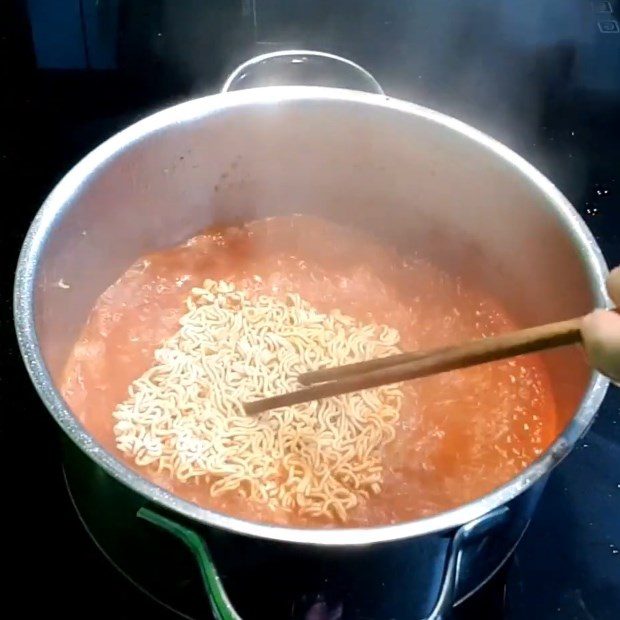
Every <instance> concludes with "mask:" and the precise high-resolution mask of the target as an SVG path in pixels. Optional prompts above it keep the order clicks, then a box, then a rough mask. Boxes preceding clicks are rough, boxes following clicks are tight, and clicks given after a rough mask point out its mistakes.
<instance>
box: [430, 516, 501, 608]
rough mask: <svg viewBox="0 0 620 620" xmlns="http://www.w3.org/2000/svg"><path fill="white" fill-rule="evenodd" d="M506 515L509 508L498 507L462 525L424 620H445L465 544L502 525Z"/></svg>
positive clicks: (451, 543)
mask: <svg viewBox="0 0 620 620" xmlns="http://www.w3.org/2000/svg"><path fill="white" fill-rule="evenodd" d="M508 514H509V508H508V507H507V506H500V507H499V508H496V509H495V510H492V511H491V512H489V513H487V514H485V515H482V516H481V517H479V518H478V519H474V520H473V521H470V522H469V523H466V524H465V525H462V526H461V527H460V528H459V529H458V530H457V531H456V534H454V536H453V538H452V540H451V541H450V545H449V547H448V551H447V553H446V562H445V564H444V572H443V579H442V585H441V589H440V590H439V596H438V598H437V602H436V603H435V607H434V608H433V611H431V613H430V614H429V615H428V616H427V618H426V620H447V618H448V616H449V615H450V611H451V609H452V606H453V605H454V602H455V599H456V584H457V582H458V576H459V565H460V560H461V554H462V552H463V548H464V546H465V543H466V542H467V541H470V540H474V539H476V538H480V537H482V536H484V535H485V534H486V533H487V532H488V531H489V530H491V529H493V528H494V527H495V526H496V525H499V524H500V523H502V522H503V521H504V520H505V519H506V518H507V517H508Z"/></svg>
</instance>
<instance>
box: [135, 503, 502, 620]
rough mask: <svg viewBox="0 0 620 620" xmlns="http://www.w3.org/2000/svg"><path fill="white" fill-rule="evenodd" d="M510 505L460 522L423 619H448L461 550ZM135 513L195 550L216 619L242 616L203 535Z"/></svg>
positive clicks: (151, 513)
mask: <svg viewBox="0 0 620 620" xmlns="http://www.w3.org/2000/svg"><path fill="white" fill-rule="evenodd" d="M508 513H509V509H508V508H507V507H506V506H501V507H500V508H496V509H495V510H493V511H491V512H489V513H488V514H486V515H483V516H482V517H480V518H478V519H475V520H474V521H470V522H469V523H466V524H465V525H463V526H461V527H460V528H459V529H458V530H457V531H456V534H454V536H453V537H452V540H451V541H450V545H449V547H448V551H447V554H446V562H445V564H444V573H443V578H442V585H441V588H440V590H439V596H438V597H437V602H436V603H435V607H434V608H433V610H432V611H431V613H430V615H428V616H427V617H426V620H447V618H448V616H449V614H450V611H451V609H452V606H453V604H454V600H455V594H456V584H457V580H458V572H459V564H460V558H461V553H462V551H463V548H464V545H465V543H466V542H467V541H470V540H472V539H476V538H479V537H481V536H483V535H484V534H486V533H487V532H488V531H489V530H490V529H492V528H493V527H495V526H496V525H498V524H499V523H501V522H503V521H504V520H505V519H506V517H507V516H508ZM138 517H139V518H141V519H144V520H145V521H148V522H149V523H152V524H154V525H157V526H158V527H160V528H162V529H164V530H166V531H168V532H170V533H171V534H173V535H174V536H176V537H177V538H179V539H180V540H181V541H182V542H184V543H185V544H186V545H187V547H189V549H190V551H191V552H192V553H193V554H194V557H195V558H196V560H197V562H198V566H199V567H200V575H201V577H202V582H203V584H204V588H205V591H206V592H207V596H208V597H209V603H210V605H211V610H212V612H213V616H214V617H215V620H241V616H239V614H238V613H237V612H236V611H235V608H234V607H233V605H232V603H231V602H230V599H229V598H228V596H227V594H226V590H225V589H224V585H223V584H222V581H221V579H220V577H219V575H218V573H217V569H216V568H215V564H214V563H213V559H212V557H211V554H210V553H209V548H208V547H207V544H206V542H205V541H204V540H203V538H202V537H201V536H200V535H198V534H197V533H196V532H194V530H192V529H190V528H188V527H185V526H183V525H181V524H180V523H177V522H176V521H172V520H171V519H168V518H166V517H164V516H162V515H160V514H159V513H157V512H154V511H153V510H150V509H149V508H140V510H138Z"/></svg>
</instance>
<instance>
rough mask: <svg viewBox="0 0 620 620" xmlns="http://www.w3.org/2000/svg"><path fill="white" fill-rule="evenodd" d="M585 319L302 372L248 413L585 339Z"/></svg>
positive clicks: (250, 406) (247, 406) (248, 408)
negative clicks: (293, 386)
mask: <svg viewBox="0 0 620 620" xmlns="http://www.w3.org/2000/svg"><path fill="white" fill-rule="evenodd" d="M582 318H583V317H579V318H576V319H569V320H567V321H558V322H557V323H548V324H547V325H539V326H537V327H530V328H528V329H522V330H519V331H515V332H510V333H508V334H502V335H500V336H493V337H490V338H481V339H479V340H472V341H470V342H466V343H464V344H460V345H457V346H451V347H444V348H441V349H434V350H431V351H421V352H411V353H400V354H398V355H390V356H389V357H382V358H378V359H373V360H369V361H366V362H358V363H355V364H347V365H345V366H335V367H333V368H325V369H322V370H316V371H313V372H307V373H304V374H302V375H299V382H300V383H301V384H302V385H304V386H308V387H304V388H301V389H299V390H297V391H295V392H289V393H287V394H280V395H278V396H271V397H269V398H263V399H261V400H255V401H252V402H249V403H245V404H244V408H245V411H246V413H248V414H250V415H251V414H257V413H261V412H263V411H268V410H269V409H277V408H278V407H288V406H290V405H297V404H299V403H305V402H309V401H312V400H319V399H321V398H328V397H330V396H337V395H338V394H348V393H349V392H357V391H359V390H365V389H368V388H373V387H378V386H380V385H387V384H390V383H398V382H400V381H408V380H411V379H418V378H420V377H427V376H429V375H434V374H439V373H442V372H447V371H449V370H456V369H457V368H468V367H470V366H476V365H478V364H485V363H486V362H493V361H496V360H501V359H506V358H508V357H514V356H516V355H523V354H525V353H535V352H537V351H543V350H545V349H552V348H555V347H562V346H566V345H570V344H577V343H579V342H581V329H580V327H581V321H582Z"/></svg>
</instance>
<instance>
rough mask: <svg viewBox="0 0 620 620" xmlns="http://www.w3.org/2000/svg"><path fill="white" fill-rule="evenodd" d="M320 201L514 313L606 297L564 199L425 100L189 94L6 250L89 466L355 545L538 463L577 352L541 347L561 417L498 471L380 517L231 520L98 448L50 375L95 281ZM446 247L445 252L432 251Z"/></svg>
mask: <svg viewBox="0 0 620 620" xmlns="http://www.w3.org/2000/svg"><path fill="white" fill-rule="evenodd" d="M289 212H304V213H310V214H316V215H323V216H326V217H330V218H332V219H335V220H339V221H343V222H347V223H349V224H351V225H354V226H361V227H366V228H370V229H372V230H373V231H374V232H376V234H378V235H380V236H384V237H386V238H387V239H390V240H392V241H393V242H395V243H397V244H400V245H401V246H402V247H403V248H404V249H409V250H414V249H416V250H420V251H422V252H423V253H424V252H426V251H428V253H429V254H431V255H433V253H434V252H435V253H436V254H437V260H439V262H442V261H443V262H444V263H445V266H446V268H450V267H451V266H452V267H455V266H457V265H458V266H459V267H463V268H464V269H465V270H466V271H467V273H466V274H465V276H466V277H470V278H472V279H475V280H477V281H481V282H483V284H484V286H485V288H487V289H489V290H491V291H493V292H494V293H495V294H497V295H499V296H500V298H501V299H502V300H503V301H504V302H505V304H506V305H508V307H510V308H514V309H515V311H516V312H517V314H519V315H520V316H521V317H522V319H523V320H524V321H526V322H528V323H533V322H543V321H550V320H557V319H562V318H568V317H572V316H576V315H579V314H582V313H584V312H586V311H587V310H588V309H590V308H591V307H592V306H594V305H598V306H602V305H604V304H605V301H606V299H605V294H604V286H603V283H604V276H605V272H606V268H605V265H604V261H603V259H602V257H601V254H600V251H599V249H598V247H597V245H596V243H595V241H594V240H593V238H592V236H591V235H590V233H589V231H588V230H587V228H586V227H585V225H584V224H583V222H582V220H581V219H580V218H579V216H578V215H577V214H576V212H575V211H574V209H573V208H572V207H571V206H570V204H569V203H568V202H567V201H566V199H565V198H564V197H563V196H562V195H561V193H560V192H559V191H558V190H557V189H556V188H555V187H554V186H553V185H552V184H551V183H550V182H549V181H548V180H547V179H546V178H544V177H543V176H542V175H541V174H540V173H539V172H537V171H536V170H535V169H534V168H533V167H532V166H530V165H529V164H528V163H527V162H525V161H524V160H523V159H521V158H520V157H519V156H517V155H516V154H515V153H514V152H512V151H510V150H509V149H508V148H506V147H504V146H503V145H501V144H499V143H497V142H496V141H494V140H492V139H491V138H489V137H488V136H486V135H484V134H482V133H480V132H478V131H476V130H475V129H473V128H471V127H469V126H467V125H465V124H463V123H460V122H459V121H456V120H455V119H452V118H449V117H446V116H444V115H441V114H439V113H437V112H434V111H432V110H428V109H425V108H421V107H419V106H416V105H414V104H411V103H406V102H403V101H399V100H394V99H390V98H389V97H385V96H381V95H373V94H364V93H359V92H354V91H346V90H338V89H331V88H321V87H299V86H295V87H274V88H261V89H252V90H247V91H241V92H234V93H226V94H220V95H215V96H212V97H206V98H203V99H198V100H194V101H190V102H187V103H184V104H181V105H178V106H175V107H172V108H169V109H167V110H164V111H162V112H160V113H158V114H155V115H153V116H150V117H148V118H147V119H145V120H143V121H141V122H139V123H137V124H135V125H133V126H131V127H129V128H128V129H126V130H125V131H123V132H121V133H120V134H118V135H116V136H114V137H113V138H111V139H110V140H108V141H107V142H105V143H104V144H103V145H101V146H100V147H99V148H97V149H96V150H95V151H93V152H92V153H91V154H90V155H88V156H87V157H86V158H84V160H82V161H81V162H80V163H79V164H78V165H77V166H75V167H74V168H73V170H71V171H70V172H69V173H68V174H67V175H66V176H65V178H64V179H63V180H62V181H61V182H60V183H59V184H58V185H57V187H56V188H55V189H54V191H53V192H52V194H51V195H50V196H49V198H48V199H47V200H46V202H45V204H44V205H43V207H42V209H41V211H40V212H39V214H38V215H37V217H36V218H35V221H34V222H33V225H32V227H31V229H30V231H29V233H28V236H27V238H26V241H25V243H24V246H23V250H22V253H21V256H20V260H19V265H18V271H17V276H16V285H15V317H16V326H17V333H18V338H19V342H20V347H21V350H22V354H23V357H24V359H25V361H26V365H27V367H28V370H29V372H30V375H31V377H32V380H33V382H34V384H35V386H36V388H37V390H38V391H39V394H40V395H41V398H42V399H43V401H44V402H45V404H46V406H47V407H48V409H49V410H50V412H51V413H52V415H53V416H54V417H55V419H56V420H57V421H58V423H59V424H60V425H61V427H62V428H63V430H64V431H65V432H66V433H67V434H68V435H69V437H70V438H71V439H72V440H73V441H74V442H75V443H76V444H77V445H78V446H79V447H80V448H81V449H82V450H83V451H84V452H85V453H86V454H87V455H88V456H89V457H90V458H91V459H92V460H93V461H95V462H96V463H97V464H98V465H100V466H101V467H103V468H104V469H105V470H106V471H107V472H108V473H110V474H111V475H112V476H114V477H115V478H117V479H118V480H120V481H122V482H123V483H124V484H125V485H127V486H129V487H130V488H132V489H133V490H135V491H137V492H138V493H140V494H141V495H143V496H144V497H146V498H148V499H150V500H152V501H153V502H155V503H157V504H159V505H162V506H164V507H167V508H169V509H170V510H172V511H174V512H177V513H180V514H182V515H185V516H187V517H189V518H191V519H194V520H196V521H200V522H202V523H205V524H209V525H213V526H217V527H220V528H224V529H226V530H229V531H232V532H238V533H242V534H247V535H250V536H256V537H259V538H267V539H274V540H280V541H291V542H298V543H312V544H319V545H333V546H346V545H364V544H368V543H373V542H385V541H391V540H398V539H403V538H411V537H418V536H422V535H425V534H430V533H435V532H441V531H444V530H450V529H452V528H455V527H458V526H460V525H462V524H464V523H466V522H468V521H471V520H473V519H477V518H479V517H480V516H482V515H484V514H486V513H487V512H489V511H490V510H492V509H494V508H496V507H498V506H500V505H502V504H505V503H508V502H510V501H511V500H512V499H513V498H515V497H517V496H519V495H520V494H521V493H523V491H525V490H526V489H528V488H529V487H530V486H531V485H533V484H534V483H535V482H536V481H538V480H539V479H541V478H542V477H543V476H544V475H545V474H546V473H548V472H549V471H550V470H551V468H552V467H553V466H554V465H555V464H556V463H557V462H558V461H559V460H560V459H561V458H562V457H563V456H564V455H565V454H566V453H567V452H568V451H569V450H570V448H571V447H572V445H573V444H574V443H575V441H576V440H577V439H578V438H579V437H580V436H581V435H582V434H583V433H584V432H585V430H586V429H587V428H588V426H589V425H590V423H591V422H592V419H593V418H594V415H595V413H596V410H597V408H598V406H599V404H600V402H601V400H602V398H603V396H604V393H605V390H606V388H607V384H608V382H607V380H606V379H604V378H603V377H601V376H599V375H597V374H595V375H593V376H590V373H589V371H588V369H587V366H586V364H585V362H584V360H583V359H582V358H581V356H580V353H579V352H578V351H572V350H571V351H569V350H566V351H563V352H561V354H557V355H551V356H549V360H548V361H549V367H550V372H551V376H552V381H553V385H554V388H555V393H556V395H557V398H558V406H559V409H560V411H561V413H562V416H563V421H562V423H563V425H564V430H563V432H562V434H561V435H560V437H559V438H558V439H557V441H556V442H555V443H554V444H553V446H552V447H551V448H550V449H549V450H548V451H547V452H546V453H545V454H544V455H542V456H541V458H540V459H539V460H538V461H537V462H536V463H534V464H533V465H531V466H530V467H529V468H528V469H526V470H525V471H524V472H523V473H522V474H521V475H519V476H518V477H516V478H515V479H513V480H512V481H511V482H509V483H508V484H505V485H503V486H502V487H500V488H498V489H496V490H495V491H493V492H492V493H490V494H488V495H487V496H485V497H483V498H480V499H478V500H476V501H474V502H471V503H469V504H467V505H464V506H461V507H459V508H457V509H455V510H451V511H449V512H445V513H443V514H440V515H436V516H433V517H430V518H426V519H421V520H418V521H414V522H410V523H402V524H397V525H392V526H385V527H376V528H365V529H341V530H332V531H326V530H318V529H316V530H314V529H298V528H286V527H276V526H269V525H264V524H260V523H254V522H249V521H244V520H240V519H235V518H233V517H230V516H227V515H223V514H220V513H216V512H213V511H210V510H206V509H203V508H200V507H198V506H196V505H194V504H191V503H189V502H186V501H183V500H180V499H178V498H176V497H174V496H173V495H171V494H170V493H168V492H166V491H164V490H163V489H161V488H159V487H157V486H155V485H154V484H152V483H151V482H149V481H148V480H146V479H144V478H142V477H140V476H139V475H137V474H136V473H134V472H132V471H131V470H130V469H128V468H127V467H126V466H125V465H124V464H123V462H122V461H121V460H120V459H118V458H117V457H116V456H115V455H113V454H110V453H108V452H107V451H106V450H104V449H103V448H102V447H101V446H99V445H98V444H97V443H96V442H95V441H94V440H93V439H92V438H91V437H90V436H89V434H88V432H87V431H86V430H85V429H84V427H83V426H82V424H81V423H80V421H79V420H77V419H76V418H75V417H74V416H73V414H72V413H71V411H69V410H68V408H67V407H66V405H65V403H64V402H63V400H62V398H61V396H60V394H59V393H58V391H57V389H56V386H55V382H54V377H56V378H57V377H58V376H59V372H60V369H61V367H62V364H63V362H64V359H65V357H66V355H67V352H68V349H69V347H70V346H71V343H72V342H73V340H74V338H75V337H76V335H77V333H78V331H79V329H80V326H81V325H82V324H83V322H84V320H85V318H86V316H87V314H88V311H89V310H90V308H91V306H92V304H93V303H94V301H95V299H96V298H97V296H98V295H99V294H100V293H101V292H102V291H103V290H104V289H105V288H106V287H107V286H108V285H109V284H110V283H111V282H112V281H114V279H115V278H116V277H118V276H119V275H120V274H121V273H122V271H123V270H124V269H125V268H126V267H127V266H129V264H131V262H133V261H134V260H135V259H136V258H137V257H138V256H140V255H142V254H144V253H145V252H149V251H153V250H156V249H159V248H163V247H166V246H169V245H171V244H174V243H177V242H180V241H182V240H183V239H185V238H187V237H188V236H190V235H191V234H192V233H195V232H196V231H197V230H199V229H200V228H202V227H204V226H207V225H209V224H212V223H215V222H225V221H226V220H234V219H237V218H239V217H265V216H268V215H276V214H283V213H289ZM449 263H450V264H449Z"/></svg>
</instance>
